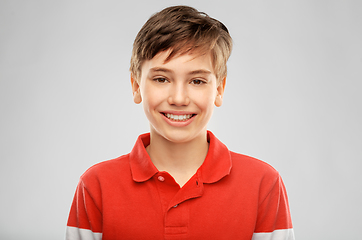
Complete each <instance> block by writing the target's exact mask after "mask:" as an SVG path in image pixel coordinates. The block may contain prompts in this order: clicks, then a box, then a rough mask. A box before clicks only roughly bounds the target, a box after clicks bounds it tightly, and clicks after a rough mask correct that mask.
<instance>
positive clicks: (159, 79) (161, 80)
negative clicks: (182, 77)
mask: <svg viewBox="0 0 362 240" xmlns="http://www.w3.org/2000/svg"><path fill="white" fill-rule="evenodd" d="M153 81H155V82H158V83H165V82H168V80H167V79H166V78H154V79H153Z"/></svg>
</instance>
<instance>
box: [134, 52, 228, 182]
mask: <svg viewBox="0 0 362 240" xmlns="http://www.w3.org/2000/svg"><path fill="white" fill-rule="evenodd" d="M168 54H169V51H164V52H160V53H158V54H157V55H156V56H155V57H154V58H152V59H151V60H147V61H145V62H144V63H143V65H142V68H141V73H142V74H141V77H140V79H138V80H137V79H134V78H133V77H132V76H131V83H132V90H133V99H134V102H135V103H137V104H139V103H141V102H142V104H143V108H144V111H145V114H146V116H147V118H148V120H149V122H150V134H151V139H150V140H151V142H150V145H149V146H147V147H146V150H147V152H148V154H149V156H150V158H151V160H152V162H153V164H154V165H155V166H156V167H157V169H158V170H159V171H166V172H168V173H169V174H170V175H171V176H173V178H174V179H175V181H176V182H177V183H178V184H179V185H180V187H182V186H183V185H184V184H185V183H186V182H187V181H188V180H189V179H190V178H191V177H192V176H193V175H194V174H195V173H196V171H197V169H198V168H199V167H200V166H201V165H202V163H203V161H204V159H205V157H206V155H207V151H208V142H207V123H208V122H209V120H210V118H211V116H212V113H213V109H214V105H215V106H217V107H220V106H221V105H222V97H223V94H224V89H225V78H223V79H221V80H218V79H216V76H215V73H214V69H213V65H212V60H211V56H210V54H205V55H199V54H196V53H188V54H184V55H178V56H175V57H173V58H172V59H171V60H170V61H168V62H165V59H166V58H167V56H168ZM167 113H172V114H174V115H188V116H189V115H192V116H193V117H192V118H191V119H189V120H187V121H175V120H172V119H168V118H166V117H165V114H167Z"/></svg>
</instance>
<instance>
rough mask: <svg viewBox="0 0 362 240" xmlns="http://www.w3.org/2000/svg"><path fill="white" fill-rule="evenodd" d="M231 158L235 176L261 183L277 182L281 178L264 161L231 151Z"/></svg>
mask: <svg viewBox="0 0 362 240" xmlns="http://www.w3.org/2000/svg"><path fill="white" fill-rule="evenodd" d="M230 156H231V160H232V166H233V167H232V171H233V172H234V174H237V175H242V176H246V177H249V178H250V179H255V180H259V181H263V180H268V181H276V180H277V179H278V178H279V172H278V171H277V170H276V169H275V168H274V167H272V166H271V165H270V164H268V163H266V162H264V161H262V160H259V159H257V158H254V157H250V156H247V155H244V154H240V153H235V152H232V151H230Z"/></svg>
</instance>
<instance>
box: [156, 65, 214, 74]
mask: <svg viewBox="0 0 362 240" xmlns="http://www.w3.org/2000/svg"><path fill="white" fill-rule="evenodd" d="M150 71H151V72H165V73H173V71H172V70H171V69H168V68H163V67H154V68H151V69H150ZM195 74H208V75H209V74H211V71H209V70H206V69H198V70H194V71H191V72H189V73H188V75H195Z"/></svg>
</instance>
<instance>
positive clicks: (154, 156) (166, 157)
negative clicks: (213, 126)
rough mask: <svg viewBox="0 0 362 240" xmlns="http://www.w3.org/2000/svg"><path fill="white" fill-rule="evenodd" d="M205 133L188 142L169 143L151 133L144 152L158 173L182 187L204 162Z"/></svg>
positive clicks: (205, 153) (206, 144) (206, 148)
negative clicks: (163, 174)
mask: <svg viewBox="0 0 362 240" xmlns="http://www.w3.org/2000/svg"><path fill="white" fill-rule="evenodd" d="M208 147H209V145H208V142H207V132H206V131H205V132H204V133H202V134H200V135H199V136H197V137H196V138H194V139H192V140H191V141H189V142H182V143H175V142H171V141H169V140H167V139H165V138H164V137H162V136H161V135H159V134H158V133H156V132H153V131H151V139H150V145H148V146H147V148H146V150H147V152H148V154H149V156H150V158H151V160H152V162H153V164H154V165H155V166H156V168H157V169H158V170H159V171H165V172H168V173H169V174H170V175H171V176H172V177H173V178H174V179H175V181H176V182H177V183H178V184H179V185H180V186H181V187H182V186H183V185H184V184H185V183H186V182H187V181H188V180H189V179H190V178H191V177H192V176H193V175H194V174H195V173H196V171H197V169H198V168H199V167H200V166H201V165H202V163H203V162H204V160H205V158H206V155H207V151H208Z"/></svg>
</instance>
